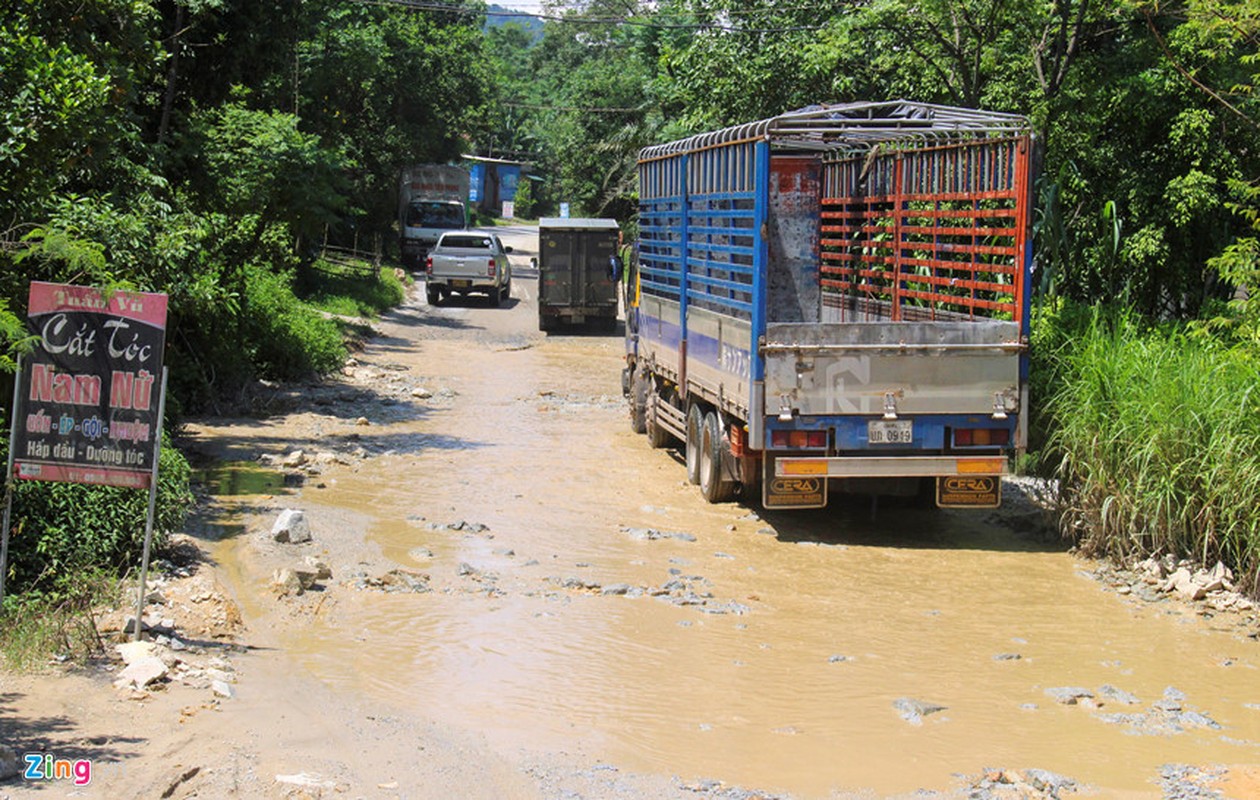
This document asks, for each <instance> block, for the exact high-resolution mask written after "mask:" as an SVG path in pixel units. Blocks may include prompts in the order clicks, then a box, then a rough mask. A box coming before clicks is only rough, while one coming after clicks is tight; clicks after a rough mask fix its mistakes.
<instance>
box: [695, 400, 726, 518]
mask: <svg viewBox="0 0 1260 800" xmlns="http://www.w3.org/2000/svg"><path fill="white" fill-rule="evenodd" d="M700 445H701V447H700V494H701V495H703V496H704V499H705V500H707V501H709V502H710V503H725V502H727V501H728V500H730V499H731V498H732V497H734V496H735V482H734V481H732V480H726V479H724V478H723V477H722V428H721V426H720V425H719V424H718V419H717V415H716V414H714V413H713V412H712V411H710V412H709V413H707V414H705V415H704V428H703V430H702V432H701V437H700Z"/></svg>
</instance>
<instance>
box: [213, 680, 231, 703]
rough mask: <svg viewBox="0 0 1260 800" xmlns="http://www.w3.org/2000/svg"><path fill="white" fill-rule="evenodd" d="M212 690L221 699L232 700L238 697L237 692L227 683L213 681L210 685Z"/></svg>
mask: <svg viewBox="0 0 1260 800" xmlns="http://www.w3.org/2000/svg"><path fill="white" fill-rule="evenodd" d="M210 688H211V689H213V690H214V693H215V694H216V695H218V696H219V697H226V698H227V699H229V700H231V699H232V698H233V697H235V696H236V691H235V690H234V689H233V688H232V686H231V684H229V683H228V682H227V681H212V682H211V683H210Z"/></svg>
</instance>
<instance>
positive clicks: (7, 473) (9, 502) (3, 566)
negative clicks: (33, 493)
mask: <svg viewBox="0 0 1260 800" xmlns="http://www.w3.org/2000/svg"><path fill="white" fill-rule="evenodd" d="M21 374H22V356H20V355H19V356H18V361H17V373H16V375H15V376H14V378H13V406H12V407H11V410H10V413H11V414H12V415H13V419H12V421H11V422H10V423H9V463H8V466H7V467H6V468H5V470H4V527H3V528H0V610H3V609H4V579H5V577H6V576H7V575H8V574H9V517H10V515H11V512H12V511H13V441H14V439H15V438H16V436H17V404H18V392H19V391H20V390H21V388H22V382H21V381H20V380H18V379H17V375H21Z"/></svg>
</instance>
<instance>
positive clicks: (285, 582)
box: [271, 569, 306, 595]
mask: <svg viewBox="0 0 1260 800" xmlns="http://www.w3.org/2000/svg"><path fill="white" fill-rule="evenodd" d="M271 583H272V585H273V586H276V587H277V588H279V589H281V590H283V591H282V594H285V595H289V594H293V595H298V594H301V593H302V592H304V591H306V590H305V589H304V588H303V586H302V579H301V578H299V577H298V576H297V573H296V572H294V571H293V570H291V569H278V570H276V571H275V572H274V573H273V574H272V576H271Z"/></svg>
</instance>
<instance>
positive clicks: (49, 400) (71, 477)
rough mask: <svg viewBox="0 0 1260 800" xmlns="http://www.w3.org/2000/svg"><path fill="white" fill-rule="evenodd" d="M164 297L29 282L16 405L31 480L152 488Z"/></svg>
mask: <svg viewBox="0 0 1260 800" xmlns="http://www.w3.org/2000/svg"><path fill="white" fill-rule="evenodd" d="M166 300H167V298H166V295H164V294H145V293H140V292H123V291H117V292H112V293H106V292H103V291H101V290H100V289H94V288H90V287H86V286H66V285H61V284H53V283H40V282H35V283H32V284H31V294H30V307H29V310H28V312H27V324H28V326H29V328H30V331H31V334H32V335H33V336H35V337H38V338H37V341H36V344H35V347H34V350H33V352H32V353H31V354H30V355H29V356H27V357H25V358H23V362H22V371H21V374H20V375H19V376H18V392H17V393H16V395H17V396H16V407H15V409H14V423H15V424H14V435H13V440H12V453H13V460H14V464H15V467H16V474H17V476H18V477H19V478H22V479H25V480H42V481H67V482H72V483H95V484H105V485H109V486H126V487H131V488H136V489H143V488H148V487H149V485H150V481H151V480H152V478H153V476H154V474H155V470H154V464H153V459H154V458H155V457H156V452H157V451H156V448H155V447H154V444H155V442H156V441H157V437H158V435H159V429H160V427H161V425H162V419H161V417H160V415H159V413H158V406H159V402H158V401H159V399H160V398H159V395H160V394H161V377H162V352H163V349H164V346H165V339H166Z"/></svg>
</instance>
